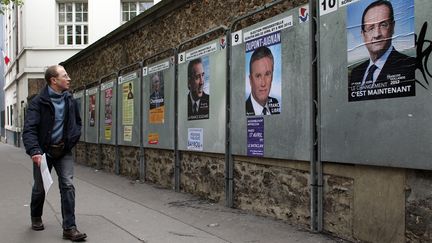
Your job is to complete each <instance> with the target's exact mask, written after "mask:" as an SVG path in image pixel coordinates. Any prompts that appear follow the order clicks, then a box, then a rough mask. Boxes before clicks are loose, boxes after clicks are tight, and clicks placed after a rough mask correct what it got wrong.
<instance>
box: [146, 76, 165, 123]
mask: <svg viewBox="0 0 432 243" xmlns="http://www.w3.org/2000/svg"><path fill="white" fill-rule="evenodd" d="M164 99H165V97H164V75H163V72H162V71H158V72H155V73H152V74H150V111H149V112H150V115H149V120H150V121H149V122H150V123H151V124H162V123H164V118H165V105H164V103H165V102H164Z"/></svg>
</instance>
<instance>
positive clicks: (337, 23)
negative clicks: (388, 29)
mask: <svg viewBox="0 0 432 243" xmlns="http://www.w3.org/2000/svg"><path fill="white" fill-rule="evenodd" d="M320 2H321V1H320ZM365 2H371V1H358V2H356V3H353V4H352V5H347V6H343V7H339V9H337V10H335V11H334V12H331V13H328V14H325V15H322V16H321V17H320V26H319V28H320V60H321V61H320V68H321V70H320V85H321V131H322V152H321V156H322V160H324V161H332V162H341V163H353V164H368V165H380V166H392V167H405V168H418V169H432V163H430V158H431V157H432V139H431V137H432V129H430V128H429V123H430V121H431V120H432V106H431V105H430V104H431V102H432V95H431V89H430V87H429V83H430V81H431V75H426V78H427V79H428V80H429V83H428V81H427V80H425V77H424V76H423V75H422V73H421V72H420V70H419V66H417V71H416V79H417V83H416V84H415V96H410V97H398V98H380V99H374V100H363V101H356V102H349V101H348V78H347V77H348V70H347V64H348V58H347V43H348V42H347V30H346V29H347V24H346V19H347V11H348V7H352V6H354V4H365ZM391 2H392V3H393V7H394V11H395V20H396V23H395V30H396V29H398V28H400V25H401V24H402V23H401V19H400V18H398V16H400V12H406V11H408V10H409V9H410V8H411V7H412V6H407V7H406V8H405V7H401V6H404V5H403V4H406V3H408V2H409V1H405V0H404V1H399V0H398V1H395V0H393V1H391ZM413 2H414V23H415V33H416V34H417V38H418V37H419V33H420V30H421V28H422V26H423V25H424V23H426V22H427V21H430V9H432V2H431V1H427V0H416V1H413ZM361 12H363V11H361ZM359 16H360V18H361V14H360V15H359ZM402 21H403V20H402ZM395 33H396V32H395ZM431 37H432V33H431V31H430V30H428V31H427V34H426V39H427V40H429V44H426V45H427V46H430V40H431V39H432V38H431ZM417 41H419V40H417ZM394 42H395V41H393V44H394ZM418 45H419V44H418V43H417V48H418ZM427 46H423V47H422V48H419V50H417V54H415V53H412V54H413V55H414V56H415V55H417V61H418V62H419V63H420V62H421V67H427V68H429V70H431V64H430V63H425V62H424V61H425V56H421V54H422V51H423V50H424V49H425V48H426V47H427ZM413 51H414V50H413ZM419 54H420V56H421V57H420V56H419ZM423 54H426V53H423ZM426 55H428V54H426Z"/></svg>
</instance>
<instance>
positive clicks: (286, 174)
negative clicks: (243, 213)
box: [234, 157, 310, 227]
mask: <svg viewBox="0 0 432 243" xmlns="http://www.w3.org/2000/svg"><path fill="white" fill-rule="evenodd" d="M254 162H255V163H254ZM309 184H310V183H309V173H308V172H307V171H303V170H298V169H292V168H288V167H284V166H277V165H276V166H275V165H270V164H262V163H256V160H252V161H250V160H249V161H248V158H246V157H241V158H236V159H235V160H234V185H235V189H234V191H235V193H234V204H235V206H236V207H238V208H241V209H245V210H248V211H253V212H256V213H259V214H262V215H266V216H271V217H274V218H278V219H282V220H286V221H290V222H292V223H295V224H299V225H303V226H304V227H305V226H306V225H309V221H310V212H309V211H310V188H309Z"/></svg>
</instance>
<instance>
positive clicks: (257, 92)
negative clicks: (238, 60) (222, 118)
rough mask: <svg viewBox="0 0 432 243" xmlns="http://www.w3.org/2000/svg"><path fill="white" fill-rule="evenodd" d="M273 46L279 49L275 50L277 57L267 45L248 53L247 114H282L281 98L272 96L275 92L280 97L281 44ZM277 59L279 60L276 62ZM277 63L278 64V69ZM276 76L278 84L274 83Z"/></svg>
mask: <svg viewBox="0 0 432 243" xmlns="http://www.w3.org/2000/svg"><path fill="white" fill-rule="evenodd" d="M272 47H274V48H275V50H277V51H276V52H275V54H278V56H277V57H278V58H277V59H276V58H275V55H274V54H273V53H272V51H271V49H270V47H267V46H261V47H258V48H257V49H255V50H254V51H253V53H252V54H251V55H250V56H249V55H246V65H248V66H247V67H246V95H247V96H246V97H247V98H246V104H245V107H246V116H262V115H276V114H280V111H281V107H280V103H279V102H280V100H278V98H277V97H272V96H270V94H272V93H274V94H276V95H278V97H279V98H280V90H281V82H280V76H281V75H280V73H281V69H280V59H281V58H280V44H278V45H274V46H272ZM248 59H249V60H248ZM276 60H278V62H275V61H276ZM275 63H277V64H278V65H277V66H278V68H277V70H276V69H275V66H276V65H275ZM275 78H276V80H277V83H276V85H274V79H275ZM272 85H273V86H274V87H273V88H272Z"/></svg>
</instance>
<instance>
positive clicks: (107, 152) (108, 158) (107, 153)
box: [99, 144, 116, 173]
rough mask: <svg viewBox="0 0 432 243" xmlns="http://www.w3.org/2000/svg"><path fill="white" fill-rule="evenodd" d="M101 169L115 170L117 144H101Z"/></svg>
mask: <svg viewBox="0 0 432 243" xmlns="http://www.w3.org/2000/svg"><path fill="white" fill-rule="evenodd" d="M101 153H102V154H101V155H100V156H101V164H100V168H99V169H101V170H104V171H107V172H111V173H114V172H115V158H116V155H115V153H116V152H115V146H113V145H106V144H103V145H102V146H101Z"/></svg>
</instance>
